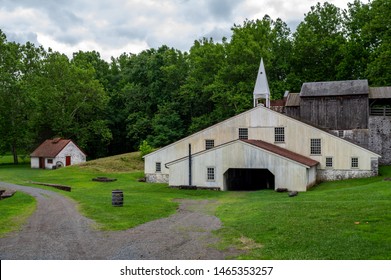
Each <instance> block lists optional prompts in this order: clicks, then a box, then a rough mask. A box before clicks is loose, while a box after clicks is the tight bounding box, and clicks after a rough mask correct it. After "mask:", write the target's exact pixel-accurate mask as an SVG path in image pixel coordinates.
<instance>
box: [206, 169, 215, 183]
mask: <svg viewBox="0 0 391 280" xmlns="http://www.w3.org/2000/svg"><path fill="white" fill-rule="evenodd" d="M206 179H207V180H208V181H214V180H215V168H214V167H208V168H207V169H206Z"/></svg>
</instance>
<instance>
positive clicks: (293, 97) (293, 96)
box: [285, 92, 300, 107]
mask: <svg viewBox="0 0 391 280" xmlns="http://www.w3.org/2000/svg"><path fill="white" fill-rule="evenodd" d="M295 106H300V94H299V93H293V92H290V93H289V94H288V97H287V99H286V103H285V107H295Z"/></svg>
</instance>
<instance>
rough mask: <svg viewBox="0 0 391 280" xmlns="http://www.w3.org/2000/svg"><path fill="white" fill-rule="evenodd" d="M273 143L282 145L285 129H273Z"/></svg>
mask: <svg viewBox="0 0 391 280" xmlns="http://www.w3.org/2000/svg"><path fill="white" fill-rule="evenodd" d="M274 142H276V143H284V142H285V127H275V128H274Z"/></svg>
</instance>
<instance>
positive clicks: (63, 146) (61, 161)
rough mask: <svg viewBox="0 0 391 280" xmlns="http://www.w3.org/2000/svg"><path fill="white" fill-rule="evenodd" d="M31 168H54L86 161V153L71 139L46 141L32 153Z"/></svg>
mask: <svg viewBox="0 0 391 280" xmlns="http://www.w3.org/2000/svg"><path fill="white" fill-rule="evenodd" d="M30 157H31V168H42V169H54V168H58V167H61V166H69V165H73V164H78V163H82V162H85V161H86V157H87V156H86V154H85V153H84V152H83V151H82V150H81V149H80V148H79V147H78V146H77V145H76V144H75V143H74V142H73V141H72V140H69V139H61V138H55V139H52V140H51V139H50V140H46V141H44V142H43V143H42V144H41V145H40V146H39V147H38V148H37V149H35V150H34V152H32V153H31V155H30Z"/></svg>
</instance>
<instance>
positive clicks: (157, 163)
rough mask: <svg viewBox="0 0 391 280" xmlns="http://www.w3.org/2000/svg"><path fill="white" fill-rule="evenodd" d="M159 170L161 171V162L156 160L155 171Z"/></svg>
mask: <svg viewBox="0 0 391 280" xmlns="http://www.w3.org/2000/svg"><path fill="white" fill-rule="evenodd" d="M161 171H162V163H161V162H156V172H161Z"/></svg>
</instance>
